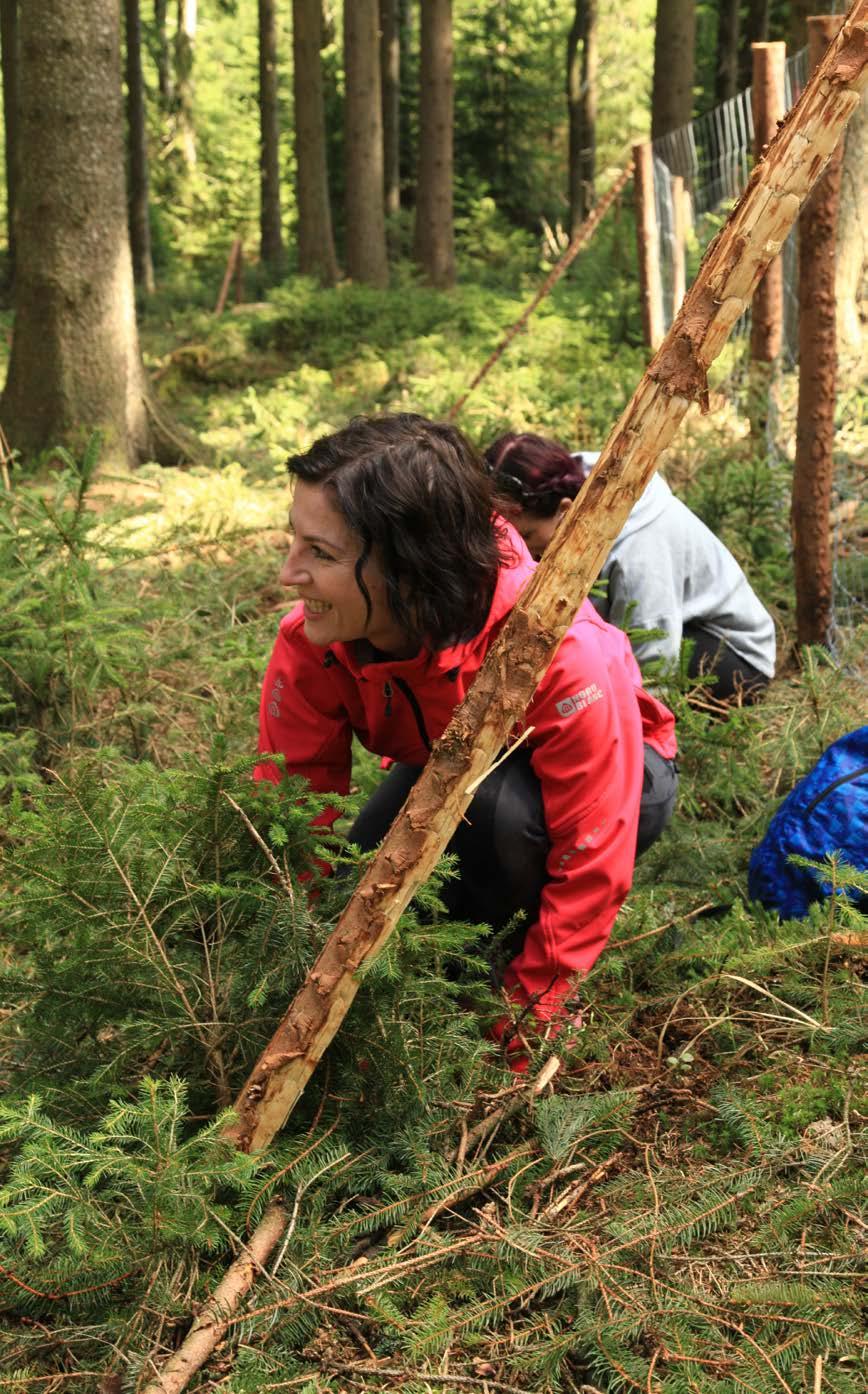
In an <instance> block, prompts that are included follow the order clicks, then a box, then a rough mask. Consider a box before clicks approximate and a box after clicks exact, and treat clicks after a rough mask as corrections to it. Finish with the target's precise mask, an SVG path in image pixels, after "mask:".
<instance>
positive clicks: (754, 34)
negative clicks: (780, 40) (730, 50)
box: [738, 0, 769, 89]
mask: <svg viewBox="0 0 868 1394" xmlns="http://www.w3.org/2000/svg"><path fill="white" fill-rule="evenodd" d="M768 37H769V0H748V6H747V15H746V18H745V24H744V27H743V29H742V35H741V43H740V46H739V59H738V85H739V88H740V89H741V88H744V87H750V85H751V83H752V82H753V45H754V44H764V43H768Z"/></svg>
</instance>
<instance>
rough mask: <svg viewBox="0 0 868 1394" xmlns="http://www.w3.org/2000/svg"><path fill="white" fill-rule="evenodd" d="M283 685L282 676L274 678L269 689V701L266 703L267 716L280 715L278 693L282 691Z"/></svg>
mask: <svg viewBox="0 0 868 1394" xmlns="http://www.w3.org/2000/svg"><path fill="white" fill-rule="evenodd" d="M284 686H285V683H284V681H283V678H276V679H275V682H274V687H273V688H272V689H271V693H270V697H271V701H270V702H269V704H268V715H269V716H280V694H281V693H282V691H283V689H284Z"/></svg>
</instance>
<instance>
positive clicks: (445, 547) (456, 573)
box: [287, 413, 501, 649]
mask: <svg viewBox="0 0 868 1394" xmlns="http://www.w3.org/2000/svg"><path fill="white" fill-rule="evenodd" d="M287 469H288V470H289V473H290V474H291V475H293V476H294V477H295V478H297V479H302V480H304V481H305V483H308V484H323V485H325V487H326V488H328V489H329V490H331V492H332V494H333V495H334V501H335V504H336V506H337V508H338V510H339V511H340V513H341V514H342V515H343V517H344V519H345V520H346V522H347V524H348V526H349V527H350V528H352V530H353V531H354V532H356V533H358V535H359V537H360V538H361V540H362V550H361V554H360V556H359V559H358V561H357V562H356V566H355V576H356V583H357V585H358V587H359V590H360V591H361V593H362V595H363V596H364V599H365V603H366V605H367V607H368V618H370V614H371V598H370V595H369V594H368V590H367V588H366V586H365V582H364V578H363V576H362V571H363V568H364V566H365V563H366V562H367V560H368V558H369V557H370V556H371V555H372V553H376V556H377V559H378V560H379V563H380V565H381V566H382V568H383V573H384V575H385V580H386V595H387V597H388V601H389V606H390V608H391V611H392V614H393V615H394V617H395V619H396V620H397V622H398V623H399V624H400V625H401V626H402V628H403V629H404V630H405V631H406V632H407V634H408V635H409V636H410V637H411V638H412V639H413V640H416V641H418V642H419V643H422V642H425V643H427V644H429V645H430V647H431V648H433V649H442V648H447V647H448V646H449V645H450V644H454V643H457V642H459V641H460V640H462V639H468V638H470V637H471V636H472V635H474V634H477V633H478V632H479V630H480V629H481V628H482V626H483V624H484V623H485V620H486V618H487V616H488V611H489V608H490V606H491V601H492V597H493V595H494V588H495V585H496V582H497V573H498V570H499V567H500V561H501V557H500V551H499V536H498V533H497V530H496V528H495V523H494V520H493V517H492V498H491V481H490V479H489V478H488V475H487V474H486V472H485V469H484V467H483V463H482V459H481V457H480V456H479V454H478V453H477V451H476V450H475V449H474V447H473V446H472V445H471V444H470V442H469V441H468V440H466V439H465V437H464V436H463V435H462V434H461V432H460V431H459V430H457V429H456V428H455V427H454V426H447V425H445V424H442V423H440V422H436V421H427V420H426V419H425V417H423V416H415V415H411V414H409V413H404V414H401V415H396V416H376V417H370V416H358V417H356V418H355V419H354V420H352V421H351V422H350V423H349V425H348V426H344V427H343V429H342V430H340V431H335V432H334V434H333V435H330V436H321V437H320V439H319V440H317V441H315V442H314V444H313V445H312V446H311V448H310V450H308V451H307V452H306V453H305V454H304V455H292V456H290V458H289V460H287Z"/></svg>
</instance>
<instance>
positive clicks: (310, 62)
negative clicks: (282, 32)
mask: <svg viewBox="0 0 868 1394" xmlns="http://www.w3.org/2000/svg"><path fill="white" fill-rule="evenodd" d="M321 37H322V5H321V0H292V54H293V92H294V96H295V167H296V202H297V204H298V269H299V271H300V272H301V273H302V275H303V276H315V277H316V278H317V280H319V281H321V282H322V283H323V285H327V286H332V285H334V283H335V281H336V280H337V278H338V264H337V259H336V257H335V244H334V237H333V234H332V214H331V205H330V203H329V185H328V167H327V164H326V139H325V109H324V105H323V80H322V61H321V59H320V40H321Z"/></svg>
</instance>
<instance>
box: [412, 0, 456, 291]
mask: <svg viewBox="0 0 868 1394" xmlns="http://www.w3.org/2000/svg"><path fill="white" fill-rule="evenodd" d="M452 113H453V83H452V0H426V3H425V4H424V5H423V6H422V30H421V73H420V92H419V182H418V185H417V190H416V229H415V236H414V246H413V250H414V255H415V257H416V260H417V261H418V263H419V265H420V266H421V268H422V270H423V271H424V273H425V277H426V279H427V280H428V281H430V283H431V285H433V286H439V287H440V288H441V289H448V287H449V286H452V285H454V284H455V243H454V236H453V228H452V144H453V131H452V124H453V123H452Z"/></svg>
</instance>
